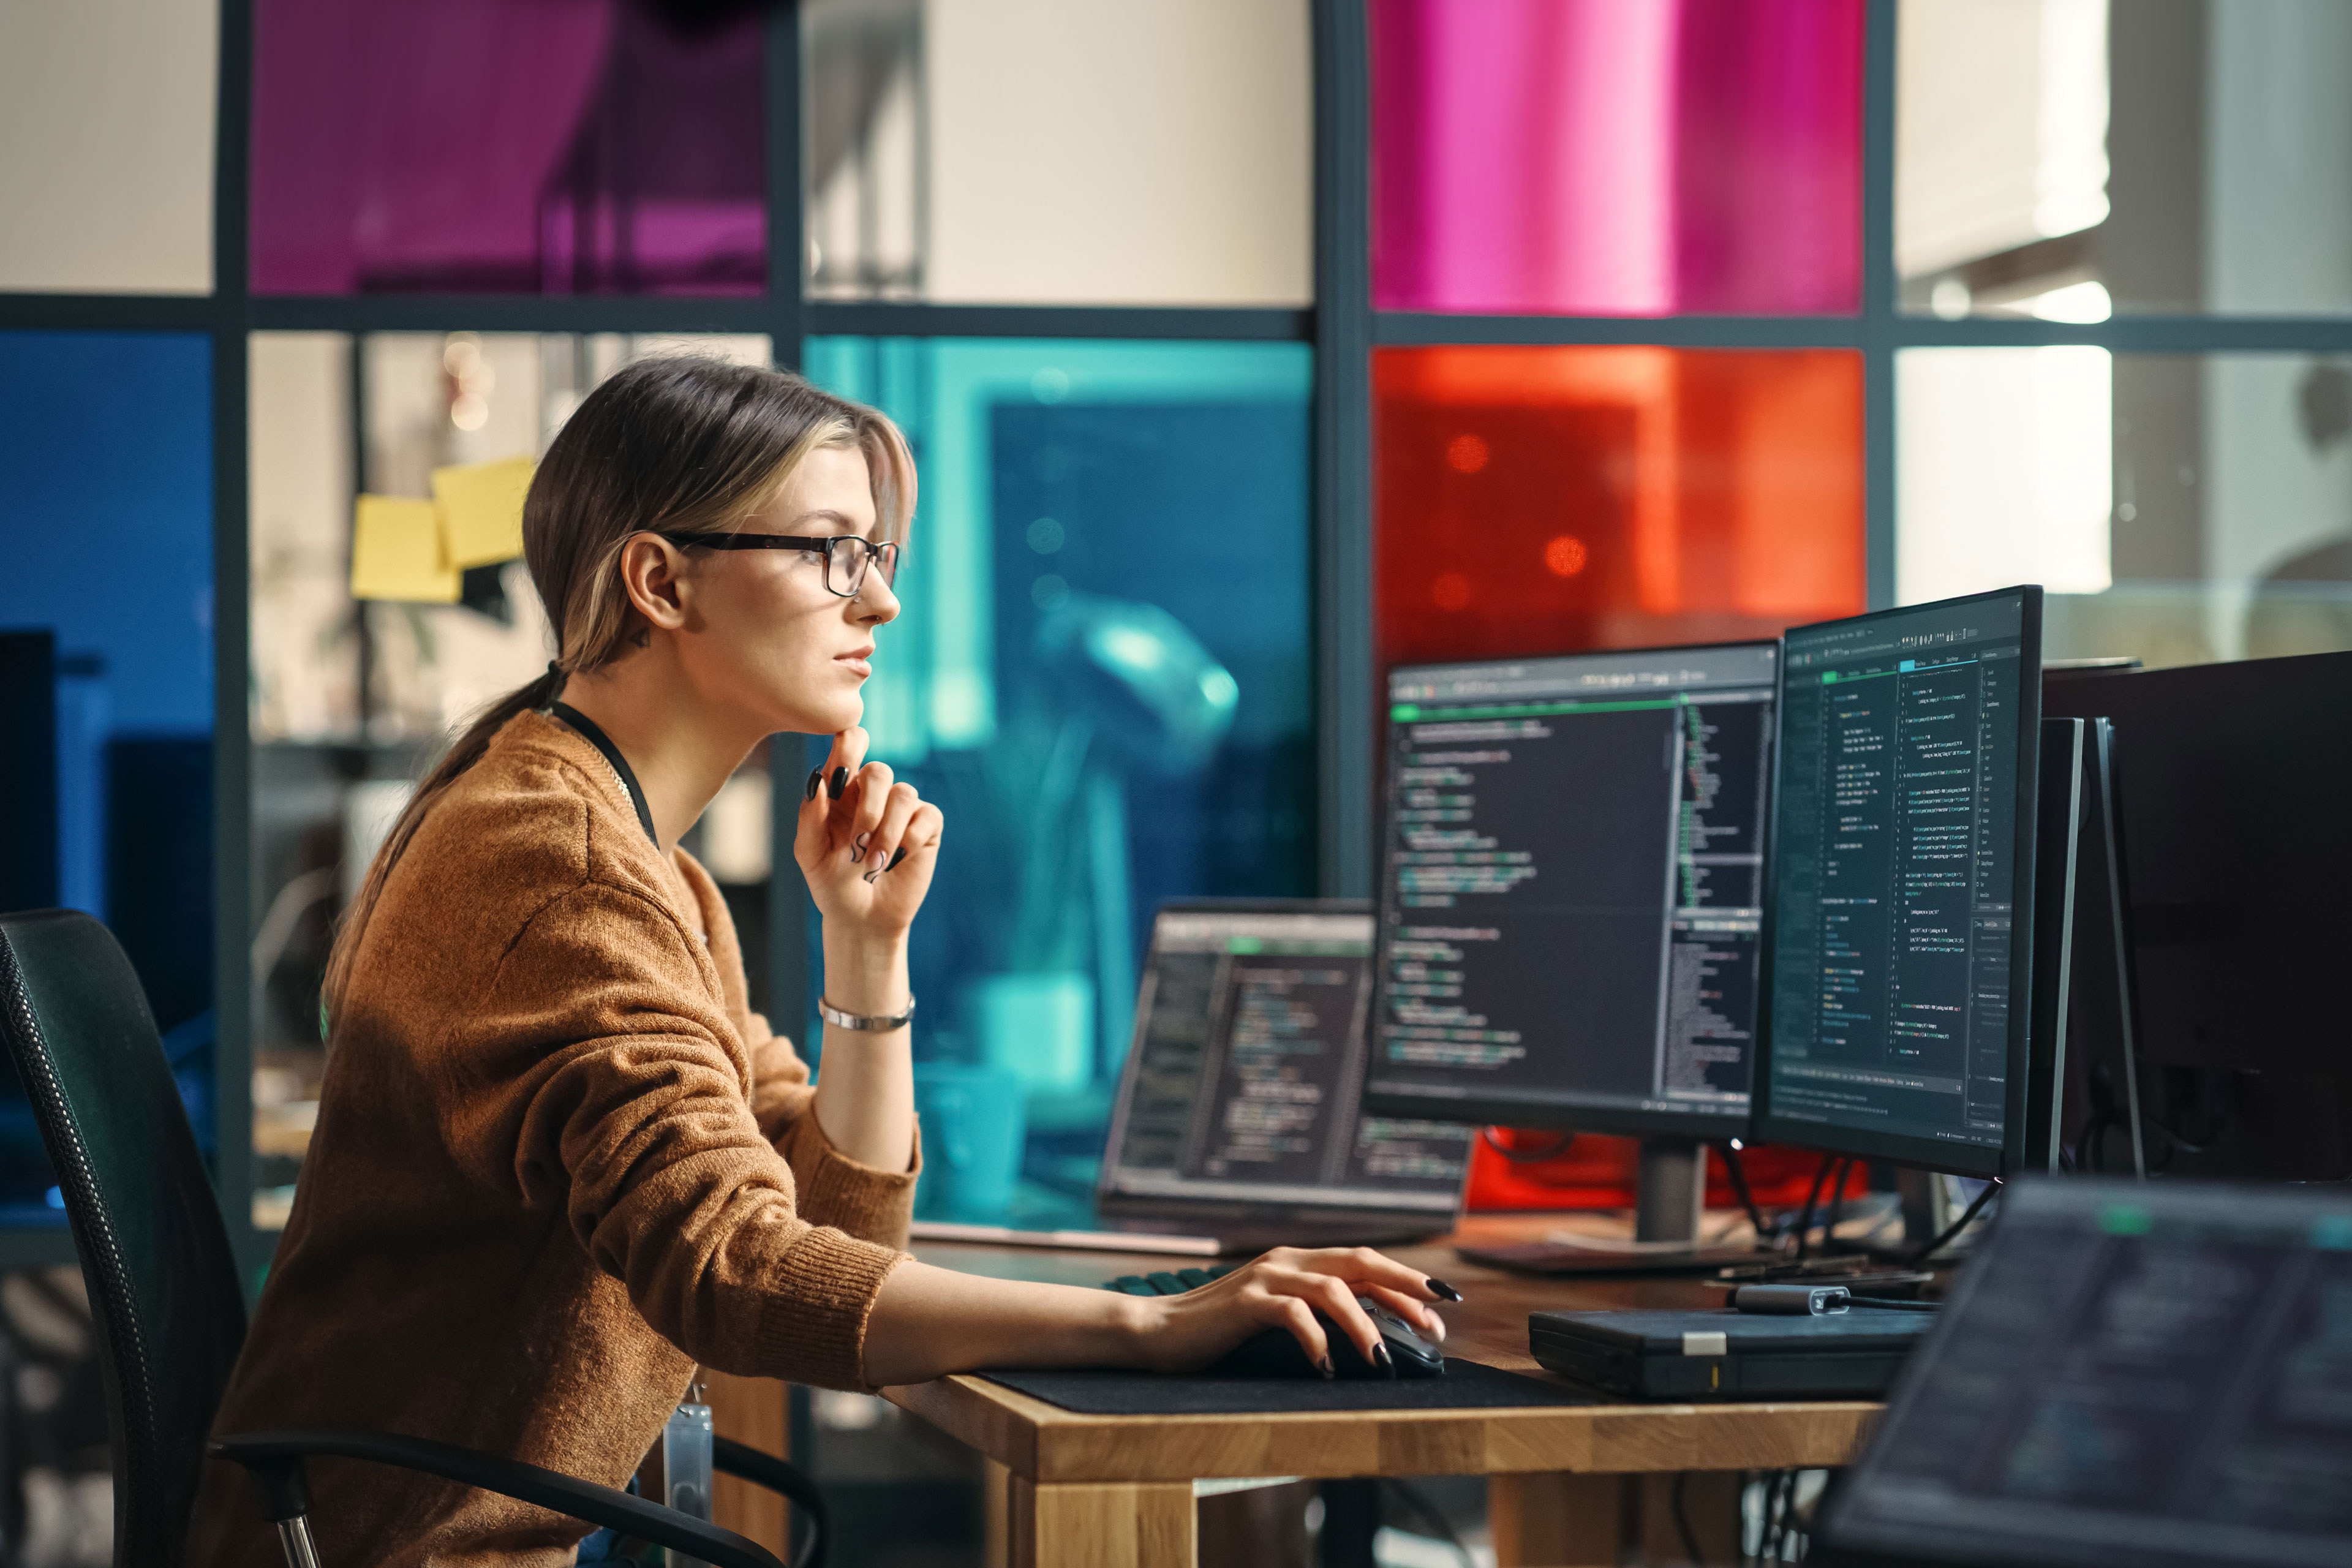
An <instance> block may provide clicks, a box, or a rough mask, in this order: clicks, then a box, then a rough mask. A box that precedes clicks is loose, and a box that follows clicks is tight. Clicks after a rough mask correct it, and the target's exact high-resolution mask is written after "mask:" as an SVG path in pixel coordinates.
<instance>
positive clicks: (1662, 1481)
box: [1633, 1470, 1747, 1568]
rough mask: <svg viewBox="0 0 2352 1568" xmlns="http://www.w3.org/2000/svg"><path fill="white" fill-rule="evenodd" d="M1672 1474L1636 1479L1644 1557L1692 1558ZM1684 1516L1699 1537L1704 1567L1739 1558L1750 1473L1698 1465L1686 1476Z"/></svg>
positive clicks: (1664, 1560)
mask: <svg viewBox="0 0 2352 1568" xmlns="http://www.w3.org/2000/svg"><path fill="white" fill-rule="evenodd" d="M1675 1479H1676V1478H1675V1476H1674V1475H1672V1474H1665V1475H1655V1476H1636V1477H1633V1486H1634V1489H1635V1492H1636V1493H1637V1495H1638V1497H1639V1499H1640V1509H1639V1511H1640V1514H1641V1523H1640V1527H1639V1529H1638V1530H1637V1531H1636V1533H1637V1534H1638V1535H1639V1537H1640V1539H1641V1542H1642V1550H1643V1554H1644V1560H1645V1561H1647V1562H1651V1563H1688V1562H1689V1561H1691V1554H1690V1548H1689V1547H1688V1546H1685V1544H1684V1543H1683V1532H1682V1527H1681V1526H1680V1525H1678V1524H1676V1523H1675ZM1681 1479H1682V1489H1683V1516H1684V1517H1685V1519H1687V1520H1688V1521H1690V1528H1691V1534H1692V1535H1694V1536H1696V1538H1697V1540H1698V1553H1699V1554H1698V1562H1699V1563H1701V1564H1702V1565H1703V1568H1716V1565H1717V1564H1719V1563H1732V1564H1737V1563H1738V1561H1739V1534H1740V1531H1739V1491H1740V1488H1741V1486H1742V1484H1743V1483H1744V1482H1745V1481H1746V1479H1747V1477H1746V1476H1745V1475H1743V1474H1742V1473H1741V1472H1740V1471H1738V1470H1692V1471H1689V1472H1687V1473H1686V1474H1685V1475H1684V1476H1683V1477H1682V1478H1681Z"/></svg>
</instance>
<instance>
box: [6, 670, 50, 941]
mask: <svg viewBox="0 0 2352 1568" xmlns="http://www.w3.org/2000/svg"><path fill="white" fill-rule="evenodd" d="M0 733H5V735H6V736H7V737H8V741H7V744H6V745H5V746H0V910H43V909H47V908H49V907H50V906H51V905H53V904H55V903H56V902H57V901H58V661H57V641H56V638H55V637H54V636H53V635H52V634H50V633H48V632H47V631H22V632H0Z"/></svg>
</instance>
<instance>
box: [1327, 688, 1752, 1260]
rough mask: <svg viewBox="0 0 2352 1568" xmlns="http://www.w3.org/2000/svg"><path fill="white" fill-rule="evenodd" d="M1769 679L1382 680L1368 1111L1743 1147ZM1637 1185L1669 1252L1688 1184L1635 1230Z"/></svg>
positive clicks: (1650, 1230)
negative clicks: (1385, 716) (1385, 720)
mask: <svg viewBox="0 0 2352 1568" xmlns="http://www.w3.org/2000/svg"><path fill="white" fill-rule="evenodd" d="M1778 661H1779V648H1778V647H1777V646H1776V645H1775V644H1772V643H1769V642H1751V643H1726V644H1720V645H1717V646H1712V647H1675V648H1653V649H1643V650H1641V651H1633V652H1608V653H1586V654H1572V655H1566V656H1562V657H1559V658H1523V659H1489V660H1485V661H1481V662H1479V663H1475V664H1449V665H1416V666H1408V667H1402V668H1397V669H1395V670H1393V671H1391V674H1390V676H1389V690H1388V696H1389V746H1388V770H1387V773H1388V795H1387V805H1386V811H1385V823H1384V826H1383V829H1382V838H1383V846H1384V849H1383V868H1382V873H1381V924H1380V952H1379V958H1378V962H1377V965H1376V969H1377V973H1378V983H1377V988H1376V993H1375V997H1374V1002H1373V1009H1372V1070H1371V1075H1370V1081H1369V1084H1368V1089H1367V1093H1366V1099H1365V1103H1366V1104H1367V1105H1369V1106H1370V1107H1371V1108H1372V1109H1374V1110H1378V1111H1381V1112H1384V1113H1388V1114H1396V1115H1416V1114H1417V1115H1423V1116H1443V1117H1449V1118H1454V1119H1456V1120H1460V1121H1470V1122H1478V1123H1488V1122H1492V1123H1500V1124H1504V1125H1507V1126H1514V1127H1565V1128H1570V1129H1575V1130H1578V1131H1597V1132H1620V1133H1633V1134H1637V1135H1644V1136H1647V1137H1650V1138H1652V1139H1653V1140H1662V1139H1663V1140H1678V1141H1683V1142H1681V1143H1680V1144H1679V1145H1678V1146H1679V1147H1680V1148H1682V1149H1683V1150H1685V1153H1683V1154H1682V1155H1680V1156H1678V1158H1679V1159H1680V1161H1681V1163H1682V1165H1683V1166H1685V1167H1695V1166H1696V1157H1697V1150H1696V1144H1695V1143H1694V1142H1688V1141H1694V1140H1698V1139H1704V1138H1717V1137H1727V1136H1732V1135H1736V1134H1738V1133H1742V1132H1745V1131H1747V1130H1748V1068H1749V1052H1750V1047H1751V1045H1752V1042H1753V1038H1754V1031H1755V1005H1756V1003H1755V998H1756V980H1757V948H1758V941H1759V931H1760V927H1761V924H1762V916H1763V910H1762V903H1763V850H1764V845H1763V825H1764V812H1763V805H1764V794H1765V784H1766V781H1767V779H1768V777H1769V772H1768V770H1769V765H1770V752H1771V741H1772V701H1773V679H1774V671H1775V668H1776V666H1777V664H1778ZM1661 1168H1662V1169H1663V1167H1661ZM1648 1177H1649V1170H1648V1168H1647V1167H1645V1188H1644V1193H1643V1204H1644V1206H1643V1217H1644V1224H1645V1234H1653V1235H1656V1236H1658V1237H1661V1238H1666V1237H1677V1236H1682V1235H1686V1234H1687V1231H1688V1226H1689V1223H1690V1222H1691V1221H1692V1220H1693V1219H1694V1218H1695V1216H1696V1201H1697V1189H1696V1186H1688V1187H1687V1194H1686V1196H1687V1204H1686V1205H1684V1203H1683V1200H1682V1199H1680V1198H1676V1199H1671V1200H1662V1201H1664V1202H1666V1203H1667V1205H1668V1206H1669V1207H1672V1206H1676V1205H1682V1206H1687V1207H1688V1208H1689V1210H1690V1213H1688V1214H1685V1215H1682V1216H1681V1217H1680V1218H1679V1219H1676V1220H1675V1221H1674V1222H1673V1223H1671V1224H1665V1223H1664V1221H1663V1220H1661V1221H1660V1222H1659V1224H1658V1225H1656V1226H1653V1225H1652V1224H1650V1215H1651V1208H1652V1205H1651V1204H1650V1199H1651V1198H1652V1196H1653V1195H1654V1194H1651V1193H1650V1192H1649V1190H1648V1187H1649V1186H1650V1185H1652V1184H1654V1183H1651V1182H1650V1181H1649V1179H1648ZM1676 1179H1677V1180H1678V1181H1680V1182H1683V1183H1684V1184H1685V1185H1687V1183H1688V1181H1689V1179H1690V1173H1689V1171H1688V1170H1685V1172H1684V1173H1683V1175H1682V1176H1681V1177H1678V1178H1676ZM1661 1212H1663V1211H1661Z"/></svg>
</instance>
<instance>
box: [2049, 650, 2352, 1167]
mask: <svg viewBox="0 0 2352 1568" xmlns="http://www.w3.org/2000/svg"><path fill="white" fill-rule="evenodd" d="M2043 701H2044V704H2045V707H2046V709H2047V710H2048V711H2050V712H2052V713H2065V714H2074V715H2079V716H2084V717H2090V716H2093V715H2095V716H2098V717H2100V718H2105V719H2108V720H2110V721H2112V722H2113V725H2114V751H2115V770H2116V796H2117V799H2118V803H2119V808H2120V818H2121V820H2120V832H2119V838H2120V841H2121V845H2122V860H2123V863H2124V869H2125V871H2126V878H2125V879H2124V886H2125V887H2126V889H2127V890H2128V919H2127V928H2128V940H2129V949H2130V957H2131V959H2132V961H2133V962H2132V963H2131V964H2130V972H2131V973H2130V980H2131V984H2132V985H2133V987H2134V991H2135V995H2134V998H2133V1000H2134V1001H2135V1002H2136V1005H2135V1006H2134V1008H2133V1016H2134V1022H2135V1025H2136V1029H2135V1033H2136V1035H2137V1045H2138V1050H2139V1055H2140V1062H2139V1065H2140V1067H2141V1068H2142V1069H2143V1070H2142V1071H2141V1073H2140V1075H2139V1089H2140V1093H2141V1097H2142V1100H2143V1101H2144V1103H2145V1104H2146V1106H2147V1113H2148V1120H2149V1121H2150V1122H2151V1123H2153V1124H2154V1128H2161V1129H2166V1130H2168V1131H2169V1135H2168V1134H2167V1131H2155V1130H2154V1128H2152V1129H2151V1135H2150V1136H2149V1138H2148V1139H2147V1162H2148V1163H2149V1164H2150V1166H2151V1167H2152V1168H2155V1169H2158V1170H2161V1171H2165V1172H2167V1173H2170V1174H2175V1175H2179V1174H2208V1175H2235V1176H2244V1177H2253V1178H2263V1179H2271V1180H2288V1179H2336V1178H2340V1177H2342V1176H2344V1175H2346V1174H2347V1173H2352V1064H2347V1061H2346V1059H2345V1052H2344V1038H2345V1027H2344V1004H2343V999H2342V997H2341V995H2340V994H2339V993H2338V991H2337V990H2336V985H2335V984H2334V981H2335V978H2336V974H2337V973H2339V971H2340V970H2341V968H2342V966H2343V953H2344V946H2345V943H2344V931H2345V924H2344V916H2343V909H2344V898H2345V874H2346V870H2347V868H2352V811H2347V810H2346V808H2345V799H2346V792H2347V780H2352V653H2324V654H2311V655H2306V656H2303V657H2300V658H2266V659H2246V660H2242V661H2239V662H2236V663H2230V664H2210V665H2196V666H2190V667H2186V668H2174V669H2151V670H2144V671H2132V672H2129V673H2122V674H2115V675H2107V676H2102V677H2099V678H2096V679H2082V680H2070V681H2067V682H2064V683H2063V684H2051V685H2048V686H2046V687H2045V692H2044V698H2043Z"/></svg>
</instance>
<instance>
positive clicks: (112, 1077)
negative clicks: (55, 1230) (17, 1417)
mask: <svg viewBox="0 0 2352 1568" xmlns="http://www.w3.org/2000/svg"><path fill="white" fill-rule="evenodd" d="M0 1039H5V1042H6V1045H7V1048H8V1054H9V1056H10V1058H12V1059H13V1060H14V1061H15V1063H16V1072H17V1075H18V1076H19V1077H20V1078H22V1079H23V1080H24V1084H25V1089H26V1093H27V1094H28V1095H30V1097H31V1099H32V1104H33V1114H34V1116H35V1118H36V1119H37V1121H38V1122H39V1124H40V1129H41V1141H42V1142H44V1143H45V1144H46V1145H47V1148H48V1152H49V1159H50V1162H51V1163H53V1164H54V1165H55V1166H56V1167H57V1174H58V1185H59V1186H60V1187H61V1188H62V1189H63V1192H64V1194H65V1205H66V1215H67V1217H68V1220H69V1221H70V1223H71V1224H72V1226H73V1237H74V1246H75V1247H76V1249H77V1250H78V1251H79V1253H80V1255H81V1268H82V1277H83V1279H85V1280H86V1281H87V1282H88V1284H89V1304H90V1315H91V1317H92V1318H93V1319H94V1320H95V1321H96V1323H97V1325H98V1351H99V1358H100V1367H101V1369H102V1371H103V1372H104V1374H105V1379H106V1396H107V1424H108V1427H109V1430H110V1433H111V1435H112V1437H113V1441H114V1560H115V1561H116V1562H117V1563H140V1564H142V1565H144V1564H155V1565H157V1568H173V1565H175V1564H177V1563H179V1562H180V1560H181V1555H182V1552H183V1548H184V1544H185V1538H186V1535H187V1529H188V1512H189V1509H190V1507H191V1505H192V1504H193V1503H194V1500H195V1493H196V1476H197V1471H198V1469H199V1468H200V1467H201V1466H202V1464H203V1463H204V1444H205V1434H206V1433H207V1432H208V1431H209V1430H210V1428H211V1426H212V1422H213V1416H214V1413H215V1411H216V1410H217V1409H218V1407H219V1405H220V1398H221V1392H222V1390H223V1389H224V1388H225V1387H226V1385H227V1383H228V1374H229V1368H230V1366H231V1364H232V1363H235V1361H236V1352H237V1348H238V1346H239V1345H240V1344H241V1343H242V1342H243V1341H244V1338H245V1300H244V1297H243V1295H242V1294H241V1293H240V1292H239V1290H238V1288H237V1271H236V1257H235V1254H234V1253H232V1252H231V1250H230V1248H229V1241H228V1230H227V1227H226V1226H224V1225H223V1224H222V1223H221V1215H220V1210H219V1208H218V1206H217V1205H216V1204H215V1199H214V1196H213V1187H212V1183H211V1181H210V1179H209V1178H208V1177H207V1176H206V1175H205V1165H204V1161H203V1158H202V1157H201V1156H200V1155H199V1154H198V1153H197V1152H196V1141H195V1137H194V1133H193V1132H191V1131H190V1130H189V1127H188V1117H187V1112H186V1110H184V1108H183V1106H182V1105H181V1102H180V1094H179V1089H178V1086H177V1085H175V1084H174V1083H173V1080H172V1071H171V1068H170V1065H169V1064H168V1063H167V1062H166V1061H165V1059H164V1057H163V1041H162V1040H161V1039H160V1038H159V1037H157V1035H156V1033H155V1021H154V1019H153V1018H152V1016H149V1014H148V1011H147V999H146V995H145V994H144V993H143V992H142V990H141V988H140V984H139V977H138V975H137V974H135V973H132V972H131V963H130V960H128V959H127V958H125V957H124V956H123V953H122V949H121V947H119V946H117V945H116V944H115V941H114V938H113V937H112V936H111V935H110V934H109V933H108V931H107V929H106V928H105V927H104V926H102V925H100V924H99V922H98V921H94V920H92V919H90V918H89V916H88V915H85V914H78V913H75V912H74V911H72V910H39V911H37V912H35V913H32V914H16V915H0Z"/></svg>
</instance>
